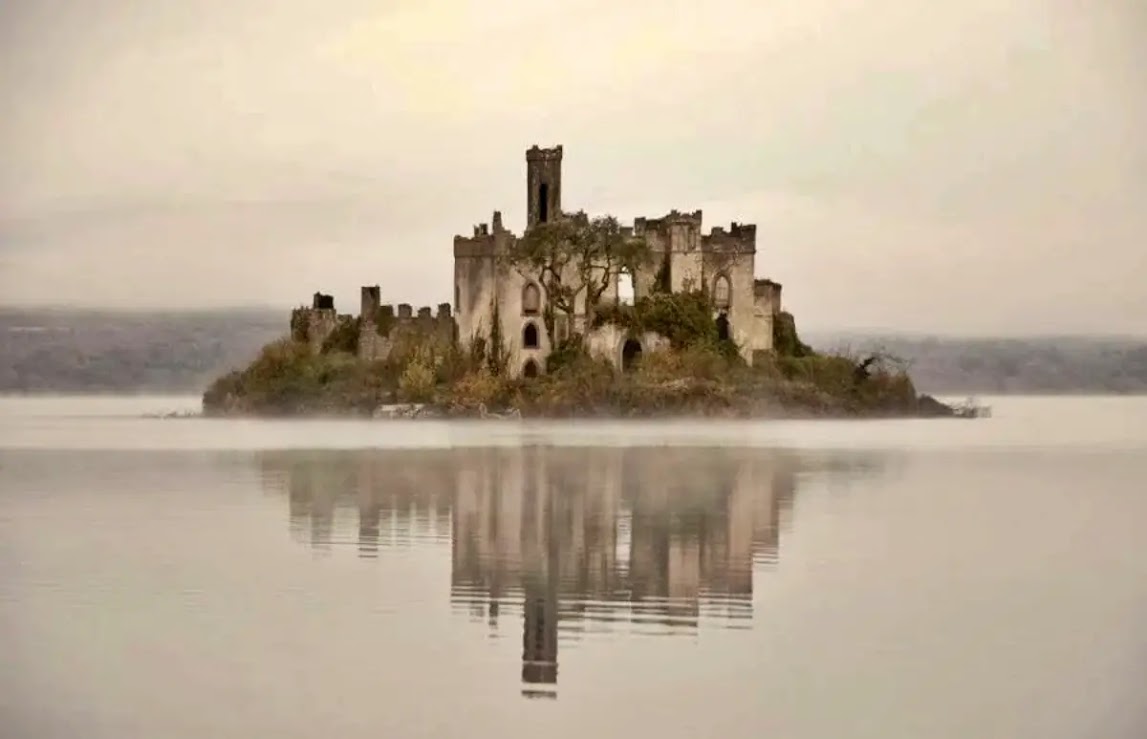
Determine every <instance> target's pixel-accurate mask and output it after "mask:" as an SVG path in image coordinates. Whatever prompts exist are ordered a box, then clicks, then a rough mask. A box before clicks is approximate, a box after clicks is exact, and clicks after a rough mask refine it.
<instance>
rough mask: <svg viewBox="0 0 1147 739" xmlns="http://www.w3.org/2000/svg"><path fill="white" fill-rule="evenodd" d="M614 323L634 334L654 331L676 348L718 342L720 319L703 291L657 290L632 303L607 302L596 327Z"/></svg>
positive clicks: (597, 315)
mask: <svg viewBox="0 0 1147 739" xmlns="http://www.w3.org/2000/svg"><path fill="white" fill-rule="evenodd" d="M607 323H608V324H613V325H615V326H618V327H620V328H622V329H626V330H628V331H629V332H631V333H635V334H641V333H644V332H646V331H653V332H656V333H659V334H661V335H662V336H664V337H665V338H667V339H669V343H670V344H671V345H672V347H673V348H674V349H684V348H685V347H688V346H692V345H694V344H708V345H714V346H715V345H717V344H718V340H717V321H716V319H715V318H714V316H713V306H712V305H711V304H710V302H709V297H708V295H707V294H706V293H705V292H704V291H703V290H693V291H688V292H677V293H664V292H654V293H652V294H650V295H644V296H642V297H640V298H638V299H637V301H635V302H634V304H633V305H632V306H628V305H616V304H609V303H607V304H603V305H600V306H598V307H597V309H596V312H595V313H594V320H593V325H594V327H598V326H602V325H605V324H607Z"/></svg>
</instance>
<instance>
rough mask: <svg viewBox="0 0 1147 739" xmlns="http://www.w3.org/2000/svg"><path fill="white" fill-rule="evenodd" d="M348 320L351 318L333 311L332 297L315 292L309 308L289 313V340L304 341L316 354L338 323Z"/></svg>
mask: <svg viewBox="0 0 1147 739" xmlns="http://www.w3.org/2000/svg"><path fill="white" fill-rule="evenodd" d="M350 320H353V319H352V318H351V316H346V315H344V316H340V315H339V314H338V311H336V310H335V299H334V297H333V296H330V295H325V294H323V293H321V292H317V293H315V294H314V295H313V296H312V298H311V307H309V308H308V307H306V306H300V307H298V308H295V309H294V310H292V311H291V338H292V339H294V340H295V341H305V342H306V343H307V344H309V345H310V347H311V350H312V351H314V352H315V353H318V352H319V351H320V350H321V349H322V348H323V342H325V341H326V340H327V337H329V336H330V335H331V334H332V333H334V330H335V329H336V328H338V325H339V323H340V322H341V321H350Z"/></svg>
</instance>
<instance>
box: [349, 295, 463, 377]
mask: <svg viewBox="0 0 1147 739" xmlns="http://www.w3.org/2000/svg"><path fill="white" fill-rule="evenodd" d="M366 289H367V288H364V291H365V290H366ZM364 307H365V308H367V309H369V310H370V311H371V312H370V313H369V314H366V313H364V314H363V315H362V317H361V318H362V320H360V322H359V337H358V356H359V359H363V360H365V361H368V362H374V361H382V360H385V359H387V358H389V357H390V355H391V353H392V352H393V351H394V350H395V348H396V347H403V348H409V349H413V348H414V347H416V346H421V345H433V346H435V347H436V348H438V349H439V350H443V349H445V348H447V347H449V346H451V345H452V344H453V343H454V316H453V315H452V313H451V310H450V304H449V303H442V304H441V305H439V306H438V310H437V312H435V311H433V310H432V309H431V308H430V307H422V308H419V309H418V311H417V313H416V312H415V311H414V309H413V308H412V307H411V306H410V305H408V304H406V303H403V304H401V305H399V306H398V310H397V311H395V307H394V306H393V305H380V306H377V307H375V306H374V305H373V304H372V305H366V304H365V303H364Z"/></svg>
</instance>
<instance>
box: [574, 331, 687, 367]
mask: <svg viewBox="0 0 1147 739" xmlns="http://www.w3.org/2000/svg"><path fill="white" fill-rule="evenodd" d="M630 339H633V340H636V341H637V343H638V344H640V346H641V353H642V354H649V353H653V352H659V351H666V350H668V349H669V339H667V338H665V337H664V336H662V335H661V334H659V333H656V332H653V331H646V332H645V333H643V334H641V335H640V336H633V335H631V334H630V333H629V332H628V330H627V329H625V328H622V327H620V326H616V325H614V324H612V323H606V324H603V325H601V326H598V327H597V328H595V329H591V330H590V331H589V332H587V333H586V337H585V343H586V349H587V350H588V351H589V353H590V355H591V356H593V357H596V358H598V359H604V360H606V361H608V362H609V363H610V364H612V365H613V366H614V367H615V368H616V369H622V367H623V364H624V363H623V361H622V356H623V353H624V350H625V344H626V342H627V341H629V340H630Z"/></svg>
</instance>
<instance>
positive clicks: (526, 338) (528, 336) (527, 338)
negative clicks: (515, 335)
mask: <svg viewBox="0 0 1147 739" xmlns="http://www.w3.org/2000/svg"><path fill="white" fill-rule="evenodd" d="M522 346H524V347H525V348H527V349H537V348H538V327H537V325H536V324H534V323H533V322H532V321H531V322H530V323H527V324H526V327H525V328H524V329H522Z"/></svg>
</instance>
